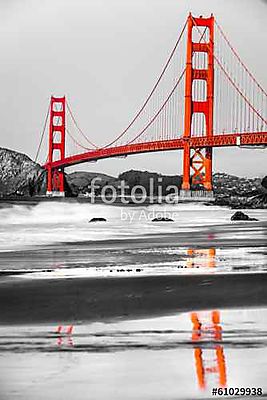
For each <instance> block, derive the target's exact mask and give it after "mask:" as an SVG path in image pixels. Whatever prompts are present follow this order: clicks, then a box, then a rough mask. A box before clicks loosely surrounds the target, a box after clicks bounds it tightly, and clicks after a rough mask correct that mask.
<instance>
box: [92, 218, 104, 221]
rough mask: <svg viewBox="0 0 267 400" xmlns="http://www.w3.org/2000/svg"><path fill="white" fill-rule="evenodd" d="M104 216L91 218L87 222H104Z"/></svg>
mask: <svg viewBox="0 0 267 400" xmlns="http://www.w3.org/2000/svg"><path fill="white" fill-rule="evenodd" d="M106 221H107V220H106V218H91V219H90V221H89V222H106Z"/></svg>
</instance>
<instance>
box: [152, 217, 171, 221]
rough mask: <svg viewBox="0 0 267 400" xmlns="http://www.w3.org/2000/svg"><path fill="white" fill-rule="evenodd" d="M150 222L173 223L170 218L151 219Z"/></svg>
mask: <svg viewBox="0 0 267 400" xmlns="http://www.w3.org/2000/svg"><path fill="white" fill-rule="evenodd" d="M151 221H152V222H174V220H173V219H171V218H165V217H158V218H153V219H152V220H151Z"/></svg>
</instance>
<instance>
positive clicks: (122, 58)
mask: <svg viewBox="0 0 267 400" xmlns="http://www.w3.org/2000/svg"><path fill="white" fill-rule="evenodd" d="M189 11H192V12H193V13H194V14H196V15H197V14H202V15H206V14H210V13H211V12H213V13H214V14H215V17H216V18H217V20H218V21H219V23H220V25H221V26H223V28H224V31H225V32H226V33H227V34H228V36H229V38H230V39H231V42H232V43H233V44H234V46H235V47H236V48H237V49H238V51H239V53H240V55H241V56H242V59H243V61H244V62H245V63H246V64H247V66H248V67H249V68H250V70H252V72H253V73H254V74H255V75H256V77H257V79H258V80H259V82H260V83H261V84H262V85H263V86H264V87H265V88H267V74H266V71H267V58H266V54H265V49H266V42H267V28H266V15H267V2H266V1H264V0H202V1H199V0H94V1H93V0H0V51H1V65H0V110H1V111H0V112H1V119H0V132H1V141H0V146H2V147H8V148H12V149H15V150H18V151H21V152H25V153H27V154H28V155H29V156H31V157H33V158H34V156H35V152H36V149H37V145H38V142H39V137H40V130H41V127H42V124H43V120H44V116H45V113H46V110H47V106H48V102H49V97H50V94H51V93H54V94H55V95H62V94H66V96H67V97H68V99H69V101H70V103H71V105H72V107H73V110H74V112H75V115H76V117H77V119H78V121H79V123H80V125H81V127H82V128H83V130H84V131H85V132H86V133H87V134H88V136H89V137H90V138H91V139H92V140H94V141H96V142H97V143H105V142H107V141H108V140H110V139H112V138H113V137H115V136H116V134H118V132H120V131H121V130H122V129H123V128H124V127H125V126H126V125H127V122H128V121H129V120H130V118H131V117H132V115H133V114H134V113H135V112H136V110H137V109H138V107H139V106H140V104H141V103H142V101H143V100H144V98H145V97H146V95H147V93H148V91H149V90H150V89H151V87H152V85H153V84H154V81H155V79H156V77H157V75H158V73H159V72H160V70H161V68H162V65H163V64H164V62H165V60H166V58H167V56H168V54H169V52H170V50H171V48H172V47H173V45H174V42H175V40H176V38H177V34H178V33H179V32H180V30H181V27H182V26H183V24H184V21H185V19H186V17H187V14H188V12H189ZM181 156H182V153H181V152H179V151H177V152H166V153H159V154H150V155H145V156H144V155H139V156H131V157H128V158H127V159H123V160H121V159H117V160H116V159H111V160H105V161H99V162H98V163H97V164H84V165H82V166H80V167H79V168H78V167H76V168H75V169H89V170H94V171H96V170H97V171H101V172H106V173H110V174H117V173H119V172H121V171H124V170H126V169H129V168H136V169H147V170H154V171H159V172H163V173H170V174H174V173H177V172H180V171H181ZM266 157H267V150H257V151H252V150H237V149H227V150H226V149H220V150H216V151H215V163H214V170H215V171H216V170H217V171H218V170H220V171H226V172H229V173H235V174H238V175H250V176H251V175H252V176H253V175H254V176H255V175H260V176H263V175H266V173H267V167H266Z"/></svg>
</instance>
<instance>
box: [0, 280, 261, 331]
mask: <svg viewBox="0 0 267 400" xmlns="http://www.w3.org/2000/svg"><path fill="white" fill-rule="evenodd" d="M263 305H265V306H267V274H265V273H256V274H253V273H243V274H237V273H236V274H234V273H233V274H220V275H208V276H207V275H201V274H198V275H195V276H190V275H184V276H149V277H135V278H129V277H128V278H122V277H120V278H71V279H64V277H63V278H59V279H49V278H47V279H34V280H27V279H23V280H21V279H15V278H14V279H12V280H10V279H8V280H6V279H5V280H4V281H2V282H0V315H1V324H14V323H16V324H18V323H22V324H29V323H52V322H55V321H60V322H61V321H62V322H64V321H65V322H69V323H76V322H87V321H101V320H110V319H112V318H128V319H132V318H140V317H149V316H150V317H152V316H159V315H164V314H171V313H174V312H176V311H177V312H181V311H189V310H194V309H196V308H197V309H209V308H235V307H247V306H249V307H253V306H263Z"/></svg>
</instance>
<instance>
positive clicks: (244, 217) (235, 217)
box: [231, 211, 258, 221]
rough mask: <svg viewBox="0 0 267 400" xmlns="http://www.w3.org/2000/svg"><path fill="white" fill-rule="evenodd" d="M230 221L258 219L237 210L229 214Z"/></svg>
mask: <svg viewBox="0 0 267 400" xmlns="http://www.w3.org/2000/svg"><path fill="white" fill-rule="evenodd" d="M231 221H258V220H257V218H250V217H249V216H248V215H247V214H244V213H243V212H242V211H237V212H235V213H234V215H232V216H231Z"/></svg>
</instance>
